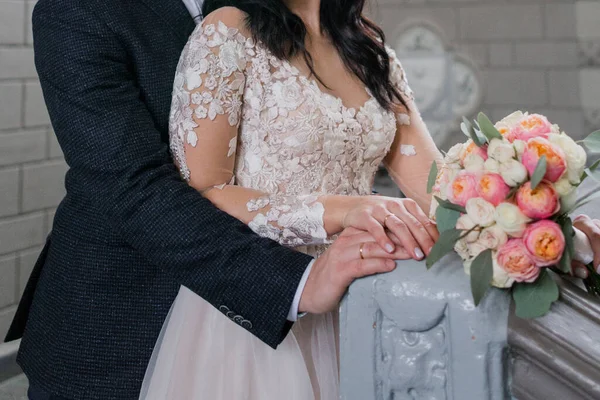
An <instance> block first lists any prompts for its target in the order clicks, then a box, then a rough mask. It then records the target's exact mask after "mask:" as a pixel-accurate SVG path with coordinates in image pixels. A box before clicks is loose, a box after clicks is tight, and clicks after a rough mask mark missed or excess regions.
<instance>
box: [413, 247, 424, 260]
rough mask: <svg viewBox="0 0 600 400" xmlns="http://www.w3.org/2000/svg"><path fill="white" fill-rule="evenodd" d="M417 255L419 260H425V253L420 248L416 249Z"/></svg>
mask: <svg viewBox="0 0 600 400" xmlns="http://www.w3.org/2000/svg"><path fill="white" fill-rule="evenodd" d="M415 255H416V256H417V258H423V257H425V254H423V252H422V251H421V249H420V248H418V247H415Z"/></svg>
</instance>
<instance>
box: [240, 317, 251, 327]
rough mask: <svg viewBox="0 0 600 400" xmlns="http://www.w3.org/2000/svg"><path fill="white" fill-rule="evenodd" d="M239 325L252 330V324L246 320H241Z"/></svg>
mask: <svg viewBox="0 0 600 400" xmlns="http://www.w3.org/2000/svg"><path fill="white" fill-rule="evenodd" d="M240 325H242V327H244V328H246V329H252V322H250V321H248V320H247V319H245V320H243V321H242V322H241V324H240Z"/></svg>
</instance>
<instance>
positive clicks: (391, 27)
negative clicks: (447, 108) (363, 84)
mask: <svg viewBox="0 0 600 400" xmlns="http://www.w3.org/2000/svg"><path fill="white" fill-rule="evenodd" d="M377 3H379V5H374V6H372V7H371V14H372V16H373V17H374V19H375V20H377V21H378V22H380V23H381V24H382V26H383V28H384V30H385V32H386V34H387V36H388V40H389V41H390V42H392V41H394V40H395V36H394V35H395V34H397V32H399V27H400V26H401V25H403V24H408V23H414V22H415V21H422V22H425V23H427V24H432V25H434V26H435V27H436V28H437V29H438V30H439V31H440V32H442V36H443V37H444V39H445V41H446V44H447V45H448V48H449V49H450V50H451V51H455V52H459V53H461V54H465V55H467V56H468V57H470V58H471V59H472V60H473V61H474V63H475V64H476V65H477V66H478V68H479V70H480V72H481V76H482V77H483V79H484V82H483V83H484V92H485V95H484V100H483V104H482V106H481V109H482V110H483V111H485V112H487V113H489V114H490V115H492V116H495V117H501V116H504V115H506V114H507V113H509V112H511V111H514V109H516V108H521V109H527V110H529V111H532V112H543V113H546V114H548V117H549V118H550V119H551V120H553V121H556V122H557V123H560V124H561V125H562V128H563V129H565V130H566V131H568V132H569V133H571V134H572V135H574V136H577V137H581V136H583V135H585V134H587V133H589V128H590V127H589V126H588V125H589V124H588V125H586V124H585V123H584V114H583V112H582V99H581V91H580V82H579V81H580V77H579V71H580V70H581V66H580V64H581V62H580V43H581V38H582V35H583V36H585V37H594V38H598V41H599V42H600V23H599V22H598V21H600V1H598V0H580V1H576V0H378V1H377ZM582 3H585V4H582ZM582 24H583V26H581V25H582ZM408 78H409V81H410V76H409V77H408ZM581 80H582V81H586V82H591V80H590V78H587V77H584V78H581ZM582 90H584V91H585V95H586V96H587V97H586V98H587V99H588V101H592V100H591V99H590V98H592V97H593V98H594V99H595V100H596V104H597V108H600V100H599V99H600V95H599V94H598V93H600V87H598V86H597V85H596V86H595V87H594V86H593V85H588V87H586V88H584V86H583V85H582ZM592 92H593V93H592ZM598 115H599V118H600V111H599V113H598ZM598 127H600V126H598ZM457 135H458V136H460V134H459V133H458V132H457ZM457 140H458V138H457Z"/></svg>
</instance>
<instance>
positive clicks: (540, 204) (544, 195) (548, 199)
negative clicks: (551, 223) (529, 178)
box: [515, 181, 560, 219]
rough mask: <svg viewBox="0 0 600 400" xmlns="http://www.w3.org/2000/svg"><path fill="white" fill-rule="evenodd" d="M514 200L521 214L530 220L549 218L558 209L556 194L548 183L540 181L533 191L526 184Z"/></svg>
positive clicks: (528, 184) (529, 183)
mask: <svg viewBox="0 0 600 400" xmlns="http://www.w3.org/2000/svg"><path fill="white" fill-rule="evenodd" d="M515 198H516V201H517V206H518V207H519V209H520V210H521V211H522V212H523V214H525V215H526V216H528V217H529V218H532V219H545V218H549V217H551V216H552V215H553V214H554V213H556V212H557V211H558V210H559V209H560V201H559V200H558V194H557V193H556V190H555V189H554V186H553V185H552V184H551V183H550V182H548V181H541V182H540V184H539V185H537V187H536V188H535V190H531V182H526V183H525V184H524V185H523V186H521V187H520V188H519V190H517V195H516V196H515Z"/></svg>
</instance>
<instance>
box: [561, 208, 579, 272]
mask: <svg viewBox="0 0 600 400" xmlns="http://www.w3.org/2000/svg"><path fill="white" fill-rule="evenodd" d="M559 223H560V227H561V229H562V233H563V235H564V236H565V250H564V252H563V255H562V257H561V259H560V262H559V263H558V265H557V268H558V269H559V270H560V271H561V272H563V273H565V274H567V273H569V272H570V271H571V261H572V260H573V254H575V249H574V248H575V244H574V243H573V236H574V235H575V231H574V230H573V222H571V218H569V217H565V218H562V219H561V220H560V221H559Z"/></svg>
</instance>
